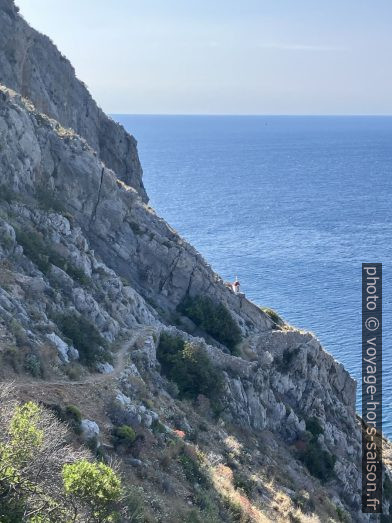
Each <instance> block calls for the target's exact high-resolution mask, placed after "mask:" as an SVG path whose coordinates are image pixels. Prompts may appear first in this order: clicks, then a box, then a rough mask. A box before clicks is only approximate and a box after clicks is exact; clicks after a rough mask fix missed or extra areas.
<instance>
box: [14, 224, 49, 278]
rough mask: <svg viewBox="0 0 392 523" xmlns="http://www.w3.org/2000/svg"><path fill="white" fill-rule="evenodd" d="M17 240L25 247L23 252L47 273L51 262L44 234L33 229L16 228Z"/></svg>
mask: <svg viewBox="0 0 392 523" xmlns="http://www.w3.org/2000/svg"><path fill="white" fill-rule="evenodd" d="M15 233H16V241H17V242H18V243H19V244H20V245H21V246H22V247H23V252H24V254H25V256H27V257H28V258H29V259H30V260H31V261H32V262H33V263H34V264H35V265H36V266H37V267H38V269H39V270H40V271H41V272H43V273H44V274H46V273H47V272H48V270H49V266H50V262H49V256H48V248H47V245H46V243H45V242H44V240H43V238H42V235H41V234H39V233H38V232H37V231H35V230H33V229H29V230H21V229H15Z"/></svg>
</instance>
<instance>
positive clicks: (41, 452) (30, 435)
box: [0, 386, 126, 523]
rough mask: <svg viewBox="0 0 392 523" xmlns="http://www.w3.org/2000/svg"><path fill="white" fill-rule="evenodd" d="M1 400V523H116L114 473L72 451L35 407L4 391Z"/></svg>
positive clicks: (119, 504) (60, 428)
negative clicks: (18, 400)
mask: <svg viewBox="0 0 392 523" xmlns="http://www.w3.org/2000/svg"><path fill="white" fill-rule="evenodd" d="M0 396H1V410H0V497H1V505H0V521H1V522H2V523H21V522H28V523H38V522H39V523H52V522H53V523H54V522H56V523H61V522H64V523H65V522H67V523H68V522H71V521H72V522H75V523H76V522H97V523H98V522H115V521H120V518H121V514H124V513H125V512H126V503H125V495H124V489H123V487H122V484H121V479H120V477H119V475H118V473H117V472H116V471H115V470H114V469H113V468H111V467H110V466H108V465H106V464H104V463H97V462H92V461H90V456H89V453H88V452H87V451H83V450H82V451H80V450H75V448H74V447H73V446H71V445H70V444H69V443H68V441H69V435H68V432H67V428H66V426H65V425H64V424H62V423H61V422H59V421H58V420H57V419H56V418H55V416H54V415H53V414H51V413H50V412H48V411H47V410H46V409H44V408H42V407H40V406H39V405H38V404H37V403H34V402H28V403H24V404H21V403H18V402H16V401H14V400H13V399H12V398H11V389H10V388H7V387H5V386H3V387H2V388H1V390H0ZM124 511H125V512H124Z"/></svg>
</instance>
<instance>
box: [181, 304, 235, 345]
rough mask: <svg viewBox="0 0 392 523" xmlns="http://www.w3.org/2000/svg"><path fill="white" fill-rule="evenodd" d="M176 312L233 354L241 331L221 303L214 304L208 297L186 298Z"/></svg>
mask: <svg viewBox="0 0 392 523" xmlns="http://www.w3.org/2000/svg"><path fill="white" fill-rule="evenodd" d="M178 310H179V312H181V313H182V314H185V316H188V318H190V319H191V320H192V321H193V322H194V323H195V324H196V325H197V326H198V327H200V328H202V329H203V330H204V331H205V332H207V334H210V335H211V336H212V337H213V338H215V339H216V340H217V341H219V342H220V343H223V345H226V347H228V348H229V349H230V350H231V352H232V353H234V352H235V347H236V345H237V344H238V343H239V342H240V341H241V331H240V329H239V327H238V325H237V324H236V322H235V321H234V319H233V317H232V315H231V314H230V312H229V310H228V309H227V307H226V306H225V305H224V304H223V303H215V302H213V301H212V300H211V298H209V297H208V296H196V297H191V296H186V298H184V300H183V301H182V302H181V304H180V305H179V306H178Z"/></svg>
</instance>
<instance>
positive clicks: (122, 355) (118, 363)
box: [13, 326, 154, 387]
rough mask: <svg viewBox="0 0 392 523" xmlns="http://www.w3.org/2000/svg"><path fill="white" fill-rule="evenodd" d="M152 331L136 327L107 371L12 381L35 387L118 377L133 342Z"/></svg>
mask: <svg viewBox="0 0 392 523" xmlns="http://www.w3.org/2000/svg"><path fill="white" fill-rule="evenodd" d="M153 332H154V328H153V327H150V326H148V327H137V328H136V329H135V330H134V331H133V332H132V335H131V337H130V338H129V339H127V340H126V341H124V342H123V343H122V344H121V346H120V349H119V350H118V351H117V352H116V353H115V354H114V358H115V363H114V367H113V370H112V371H111V372H107V373H102V374H101V373H94V374H90V375H88V376H86V377H85V378H84V379H83V380H77V381H71V380H66V379H63V380H55V381H43V380H26V379H23V381H22V380H16V381H13V385H14V386H16V387H19V386H32V387H34V386H37V387H51V386H64V385H67V386H85V385H96V384H98V383H103V382H106V381H110V380H113V379H116V378H118V377H119V376H120V375H121V373H122V372H123V371H124V369H125V368H126V367H127V365H128V363H129V361H128V358H127V356H128V354H129V352H130V349H131V348H132V347H133V346H134V345H135V343H136V342H137V341H138V340H139V338H141V337H142V336H144V338H145V339H146V338H147V337H148V336H151V335H152V333H153Z"/></svg>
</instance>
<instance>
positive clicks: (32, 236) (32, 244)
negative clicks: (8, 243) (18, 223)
mask: <svg viewBox="0 0 392 523" xmlns="http://www.w3.org/2000/svg"><path fill="white" fill-rule="evenodd" d="M15 232H16V240H17V242H18V243H19V244H20V245H21V246H22V247H23V252H24V254H25V256H27V258H29V259H30V260H31V261H32V262H33V263H34V265H36V266H37V267H38V269H39V270H40V271H41V272H43V273H44V274H48V272H49V268H50V265H51V264H53V265H56V267H59V268H60V269H62V270H63V271H65V272H66V273H67V274H68V276H70V277H71V278H72V279H73V280H74V281H76V282H78V283H79V284H80V285H82V286H84V287H88V286H90V285H91V278H89V277H88V276H87V275H86V274H85V273H84V272H83V271H82V270H81V269H79V268H78V267H76V266H75V265H73V264H72V263H70V262H69V261H67V260H66V259H65V258H64V257H63V256H61V255H60V254H59V253H58V252H57V251H56V250H54V249H53V248H52V247H51V246H50V245H49V244H47V243H46V242H45V241H44V239H43V236H42V234H41V233H39V232H37V231H36V230H35V229H32V228H31V229H28V230H21V229H15Z"/></svg>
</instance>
